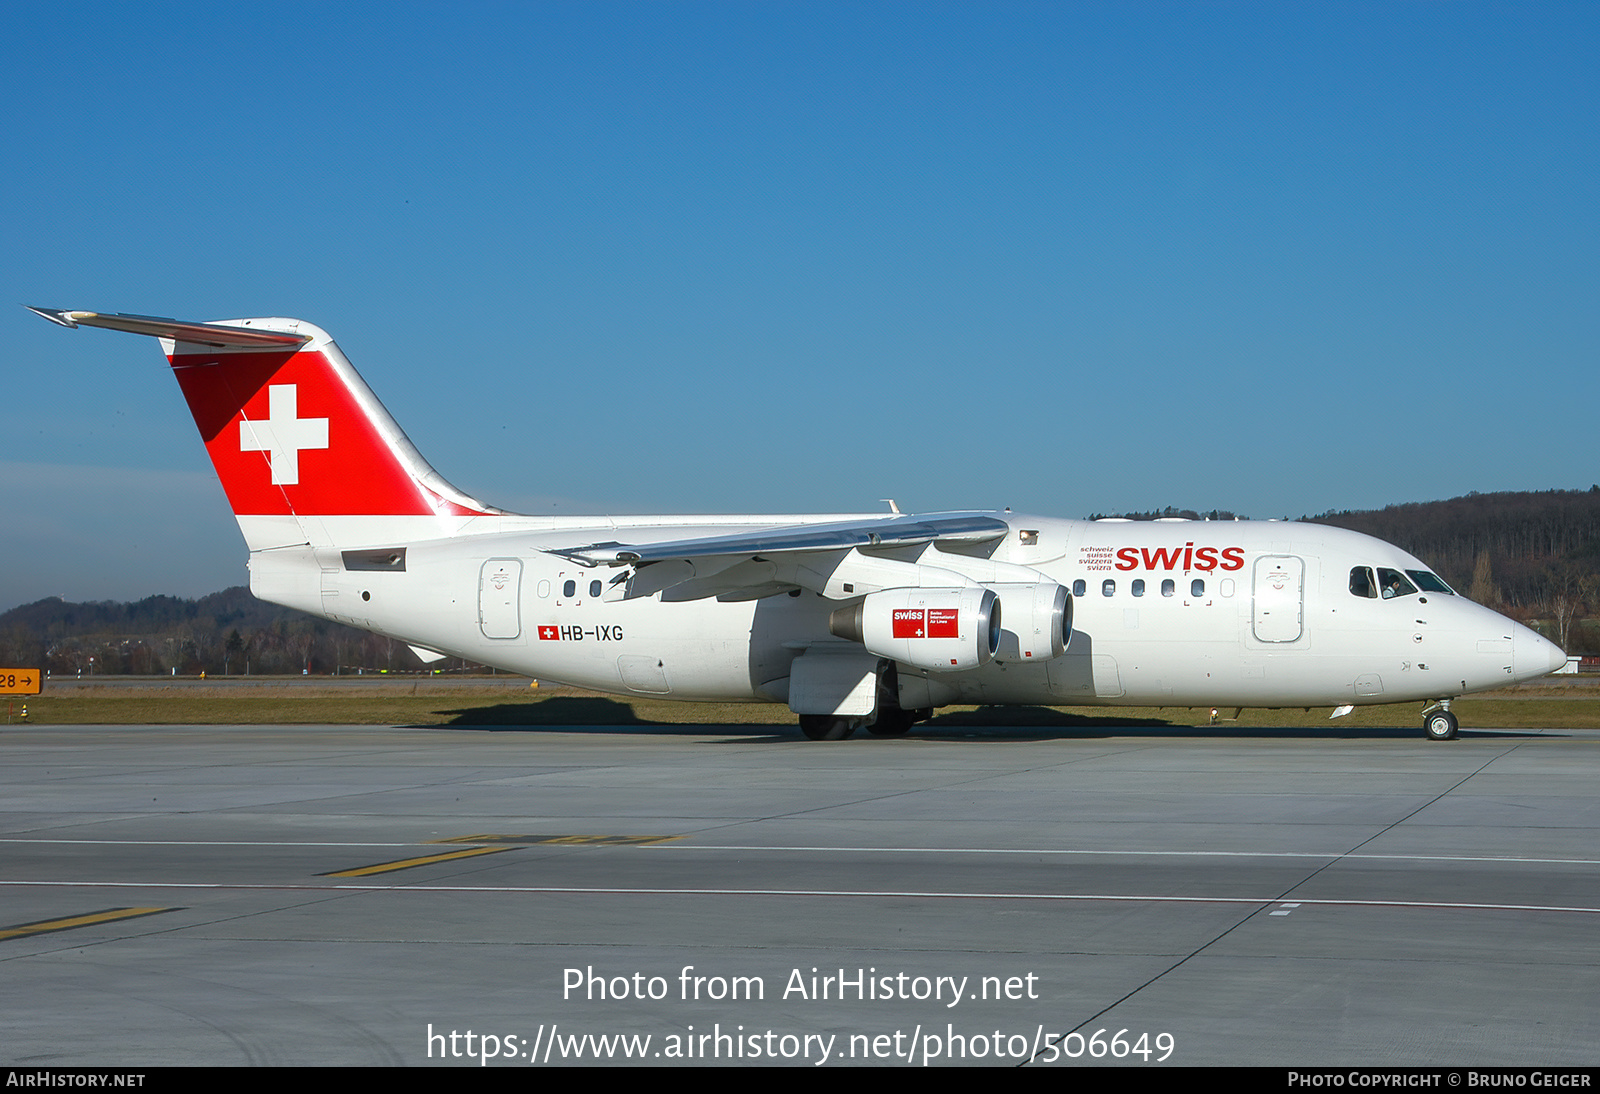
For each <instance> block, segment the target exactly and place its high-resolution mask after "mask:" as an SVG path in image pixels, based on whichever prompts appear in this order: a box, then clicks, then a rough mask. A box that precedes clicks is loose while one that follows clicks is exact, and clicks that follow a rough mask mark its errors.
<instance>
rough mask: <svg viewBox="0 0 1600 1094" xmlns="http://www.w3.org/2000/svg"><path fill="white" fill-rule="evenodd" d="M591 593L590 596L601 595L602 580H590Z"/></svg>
mask: <svg viewBox="0 0 1600 1094" xmlns="http://www.w3.org/2000/svg"><path fill="white" fill-rule="evenodd" d="M589 595H590V596H599V595H600V582H598V581H591V582H589Z"/></svg>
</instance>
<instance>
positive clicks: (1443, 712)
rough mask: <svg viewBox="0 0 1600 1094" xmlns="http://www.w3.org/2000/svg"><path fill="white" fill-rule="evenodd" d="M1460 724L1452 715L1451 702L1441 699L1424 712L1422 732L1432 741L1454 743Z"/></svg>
mask: <svg viewBox="0 0 1600 1094" xmlns="http://www.w3.org/2000/svg"><path fill="white" fill-rule="evenodd" d="M1458 725H1459V723H1458V722H1457V721H1456V716H1455V715H1454V714H1451V713H1450V700H1448V699H1440V700H1439V701H1438V702H1437V703H1435V704H1434V705H1433V706H1431V707H1428V708H1427V709H1425V710H1424V711H1423V712H1422V732H1424V733H1426V734H1427V735H1428V740H1430V741H1453V740H1455V739H1456V728H1457V727H1458Z"/></svg>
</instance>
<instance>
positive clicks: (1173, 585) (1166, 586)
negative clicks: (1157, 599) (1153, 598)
mask: <svg viewBox="0 0 1600 1094" xmlns="http://www.w3.org/2000/svg"><path fill="white" fill-rule="evenodd" d="M1177 591H1178V583H1177V582H1175V581H1173V580H1172V579H1171V578H1170V577H1169V578H1167V580H1165V581H1163V582H1162V583H1161V595H1162V596H1171V595H1172V594H1173V593H1175V592H1177Z"/></svg>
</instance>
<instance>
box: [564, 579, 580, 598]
mask: <svg viewBox="0 0 1600 1094" xmlns="http://www.w3.org/2000/svg"><path fill="white" fill-rule="evenodd" d="M561 595H562V596H577V595H578V583H577V582H576V581H572V580H570V579H569V580H568V581H567V583H566V584H565V585H563V586H561Z"/></svg>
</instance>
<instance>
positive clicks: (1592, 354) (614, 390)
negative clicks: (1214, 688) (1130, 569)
mask: <svg viewBox="0 0 1600 1094" xmlns="http://www.w3.org/2000/svg"><path fill="white" fill-rule="evenodd" d="M131 10H132V9H129V8H127V7H126V6H125V5H110V4H96V3H87V4H75V5H74V6H73V8H72V10H71V14H70V15H63V14H62V13H61V12H60V11H58V10H55V9H51V8H50V7H49V6H48V5H44V6H40V5H34V6H32V7H26V6H24V7H20V8H17V9H15V10H13V11H11V12H9V13H8V16H7V32H6V34H5V35H4V36H3V37H0V89H3V92H4V101H5V103H6V104H7V105H8V107H9V113H10V121H11V124H10V126H9V127H8V133H9V136H8V139H7V141H6V149H7V155H6V163H5V164H4V170H0V195H3V196H4V205H5V208H6V210H7V212H8V214H9V215H8V216H7V217H6V218H5V227H4V237H3V248H4V254H5V255H6V257H7V261H6V262H5V263H4V264H3V266H0V277H3V278H4V281H5V290H6V291H5V292H3V293H0V299H4V298H8V299H9V300H11V301H12V302H13V305H8V306H11V307H12V312H11V314H10V315H9V316H5V315H4V314H3V313H0V320H3V322H0V335H3V337H0V375H3V376H4V378H5V385H6V391H7V399H6V405H7V410H8V414H7V415H6V417H5V419H4V420H5V422H6V428H5V429H4V431H3V433H0V511H3V512H5V513H6V514H7V516H6V518H5V519H4V521H3V522H0V529H3V531H0V562H3V563H4V565H3V566H0V608H4V607H8V606H11V605H13V604H17V603H22V602H26V601H30V600H34V599H37V598H39V597H41V596H46V595H62V596H65V597H67V598H68V599H92V598H103V597H114V598H118V599H124V598H133V597H139V596H144V595H149V594H151V593H177V594H182V595H197V594H201V593H205V592H208V591H212V590H214V589H217V588H221V587H223V586H226V585H229V584H236V583H241V582H243V581H244V580H246V571H245V567H244V558H245V552H244V548H243V545H242V542H241V541H240V540H239V538H238V535H237V532H236V531H235V529H234V525H233V521H232V518H231V516H230V515H229V514H228V512H227V509H226V505H225V503H224V500H223V497H222V494H221V490H220V489H219V488H217V487H216V486H215V485H214V484H213V483H212V482H211V480H210V475H209V465H208V464H207V462H206V459H205V454H204V451H203V449H202V448H201V445H200V443H199V440H198V438H197V436H196V433H195V430H194V428H193V425H192V423H191V422H190V420H189V418H188V415H187V412H186V411H185V409H184V406H183V401H182V398H181V396H180V394H179V392H178V390H177V385H176V384H174V383H173V381H172V379H171V378H170V376H169V375H168V374H167V370H166V368H165V364H164V362H163V360H162V358H161V356H160V353H159V351H158V349H157V347H156V345H155V344H154V342H152V341H151V340H149V339H143V338H136V337H132V336H128V335H118V334H113V333H109V332H103V331H92V330H79V331H65V330H61V329H59V328H56V327H53V326H51V325H49V324H47V323H45V322H44V321H42V320H40V319H38V318H36V317H34V316H31V315H29V314H28V313H27V312H25V311H23V310H22V309H21V308H20V307H15V306H14V305H15V304H20V303H30V304H41V305H45V306H49V307H63V308H86V309H92V310H101V311H127V312H139V313H145V314H154V315H171V316H177V317H180V318H186V319H214V318H226V317H238V316H252V315H292V316H298V317H302V318H305V319H309V320H311V321H313V322H315V323H318V324H320V325H322V326H323V327H326V328H327V329H328V330H329V331H330V332H332V334H333V335H334V337H335V338H337V339H338V341H339V343H340V345H341V346H342V347H343V348H344V350H345V352H346V353H347V354H348V355H349V356H350V358H351V359H352V360H353V361H354V362H355V364H356V366H357V367H358V368H359V369H360V370H361V371H362V373H363V375H365V376H366V378H367V380H368V382H369V383H370V384H371V385H372V387H373V388H374V390H376V391H377V393H378V395H379V396H380V398H382V399H383V400H384V402H385V403H386V404H387V405H388V407H389V408H390V410H391V411H392V412H393V413H394V415H395V417H396V418H397V419H398V420H399V421H400V422H401V424H402V425H403V426H404V427H405V428H406V430H407V432H408V433H409V434H410V435H411V437H412V439H413V440H414V441H415V442H416V443H417V445H418V447H419V448H421V450H422V451H423V453H424V454H425V455H427V456H428V458H429V459H430V460H431V462H432V463H433V464H434V465H435V466H436V467H437V468H438V469H439V470H440V471H441V472H443V473H444V474H445V476H446V477H448V478H450V479H451V480H452V481H454V482H455V483H457V484H458V485H459V486H461V487H462V488H463V489H465V490H467V491H468V492H469V493H472V494H475V495H477V496H479V497H481V498H483V499H484V500H486V501H490V502H493V503H496V504H499V505H503V506H506V507H509V508H519V509H524V510H527V511H532V512H564V513H576V512H607V511H611V512H635V513H637V512H722V511H730V512H773V511H778V512H783V511H787V512H806V511H830V512H849V511H877V510H879V509H880V508H881V506H880V505H879V503H878V499H879V498H884V497H894V498H897V499H898V500H899V501H900V503H901V506H902V507H903V508H905V509H907V510H908V511H910V510H919V511H932V510H939V509H953V508H988V507H1001V506H1006V505H1009V506H1012V507H1013V508H1015V509H1017V510H1019V511H1033V512H1039V513H1045V514H1052V515H1061V516H1085V515H1087V514H1089V513H1091V512H1096V511H1112V510H1122V509H1148V508H1152V507H1158V506H1162V505H1169V504H1171V505H1179V506H1195V507H1204V508H1211V507H1219V508H1231V509H1235V510H1239V511H1242V512H1245V513H1248V514H1250V515H1252V516H1257V517H1266V516H1283V515H1290V516H1296V515H1299V514H1301V513H1307V512H1320V511H1322V510H1326V509H1330V508H1339V509H1343V508H1371V507H1380V506H1383V505H1386V504H1389V503H1393V502H1404V501H1422V500H1429V499H1433V498H1441V497H1450V496H1454V495H1457V494H1463V493H1466V492H1468V491H1471V490H1480V491H1492V490H1516V489H1549V488H1551V487H1563V488H1566V487H1582V488H1587V487H1588V486H1589V485H1590V484H1591V483H1593V482H1595V481H1597V480H1600V468H1597V467H1596V460H1595V455H1596V443H1595V440H1594V426H1593V419H1594V415H1595V411H1594V408H1595V406H1596V403H1597V399H1596V395H1597V390H1596V389H1597V386H1600V381H1597V376H1600V370H1597V369H1596V367H1595V366H1596V349H1597V346H1600V232H1597V226H1600V193H1597V190H1600V162H1597V161H1600V129H1597V122H1600V112H1597V106H1600V95H1597V91H1600V86H1597V85H1600V68H1597V66H1596V65H1595V62H1594V58H1595V56H1596V55H1597V52H1600V5H1595V4H1592V3H1541V4H1480V3H1452V4H1444V3H1396V4H1389V3H1384V4H1362V3H1336V4H1335V3H1329V4H1320V3H1260V4H1257V3H1193V4H1188V3H1148V4H1140V3H1130V2H1117V3H1089V2H1083V3H1051V4H1027V3H995V4H938V3H921V2H919V3H849V4H828V3H816V2H809V3H794V4H788V3H776V2H762V3H754V2H751V3H685V2H674V3H626V4H608V3H601V2H595V0H586V2H583V3H526V4H488V3H484V4H370V5H363V4H340V5H334V4H323V3H317V4H292V3H276V4H271V5H251V4H234V5H228V6H221V5H182V4H160V3H152V4H147V5H140V6H139V8H138V13H137V15H132V14H130V12H131Z"/></svg>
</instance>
